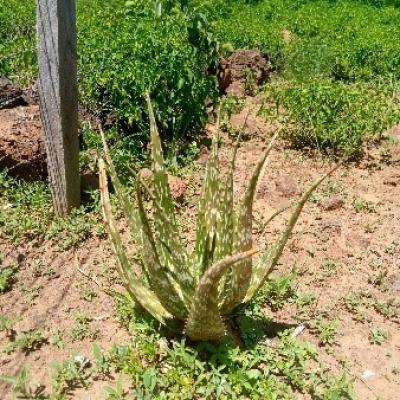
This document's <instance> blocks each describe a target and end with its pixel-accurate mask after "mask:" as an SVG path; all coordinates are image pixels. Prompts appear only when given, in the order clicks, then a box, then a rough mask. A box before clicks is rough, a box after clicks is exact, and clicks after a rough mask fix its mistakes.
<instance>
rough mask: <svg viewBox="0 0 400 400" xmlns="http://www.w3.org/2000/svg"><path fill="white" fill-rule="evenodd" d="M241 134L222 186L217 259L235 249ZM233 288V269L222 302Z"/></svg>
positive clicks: (223, 284)
mask: <svg viewBox="0 0 400 400" xmlns="http://www.w3.org/2000/svg"><path fill="white" fill-rule="evenodd" d="M240 138H241V135H239V137H238V139H237V141H236V143H235V146H234V148H233V152H232V157H231V162H230V168H229V171H228V173H227V176H226V181H225V184H223V185H222V186H221V188H220V200H219V201H220V218H219V220H218V221H217V236H218V245H217V249H216V255H215V259H216V260H221V259H223V258H224V257H226V256H228V255H229V254H232V251H233V238H234V234H233V230H234V221H233V219H234V202H233V173H234V170H235V163H236V155H237V151H238V148H239V143H240ZM231 289H232V284H231V270H228V271H227V273H226V274H225V275H224V276H223V277H222V279H221V283H220V300H219V301H220V304H222V303H223V301H224V299H225V298H226V297H227V296H230V293H231Z"/></svg>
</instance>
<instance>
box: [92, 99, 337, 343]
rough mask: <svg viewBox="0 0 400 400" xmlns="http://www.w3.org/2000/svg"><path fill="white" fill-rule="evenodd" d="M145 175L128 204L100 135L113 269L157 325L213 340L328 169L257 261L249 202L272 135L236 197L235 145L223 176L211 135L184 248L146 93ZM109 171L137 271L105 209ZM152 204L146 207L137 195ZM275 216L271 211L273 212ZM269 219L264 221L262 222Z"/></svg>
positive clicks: (276, 254)
mask: <svg viewBox="0 0 400 400" xmlns="http://www.w3.org/2000/svg"><path fill="white" fill-rule="evenodd" d="M147 103H148V109H149V116H150V137H151V157H152V162H153V165H152V171H153V178H152V182H151V185H150V187H149V186H147V184H146V183H144V182H142V181H141V180H140V178H139V177H138V178H137V179H136V183H135V185H136V202H135V203H134V204H133V203H132V202H131V200H130V199H129V198H128V196H127V195H126V193H125V191H124V189H123V187H122V184H121V182H120V180H119V178H118V176H117V174H116V171H115V168H114V166H113V162H112V159H111V157H110V153H109V150H108V147H107V143H106V141H105V140H104V136H103V142H104V149H105V151H104V154H105V159H104V160H103V159H100V160H99V172H100V190H101V198H102V208H103V214H104V219H105V222H106V226H107V230H108V233H109V236H110V239H111V243H112V247H113V251H114V253H115V255H116V258H117V260H118V263H117V264H118V270H119V273H120V275H121V278H122V281H123V284H124V286H125V288H126V290H127V292H128V294H129V296H130V297H131V298H132V299H133V300H134V301H135V302H137V303H138V304H140V305H141V306H142V307H143V308H144V309H145V310H147V311H148V312H149V313H150V314H151V315H152V316H153V317H154V318H156V319H157V320H158V321H160V322H161V323H163V324H169V323H172V322H174V323H175V326H180V329H182V331H183V333H184V334H185V335H186V336H188V337H189V338H190V339H192V340H196V341H201V340H212V341H218V340H220V339H221V338H223V337H224V336H225V335H226V333H227V327H226V323H225V321H226V319H227V318H228V317H229V315H230V314H231V313H232V311H233V310H234V309H235V308H236V307H237V306H238V305H239V304H241V303H243V302H248V301H250V300H251V299H252V298H253V296H254V295H255V294H256V293H257V291H258V290H259V289H260V288H261V287H262V285H263V283H264V282H265V280H266V278H267V277H268V275H269V274H270V273H271V271H272V270H273V269H274V267H275V266H276V264H277V262H278V260H279V258H280V256H281V254H282V251H283V249H284V247H285V244H286V243H287V241H288V239H289V237H290V234H291V232H292V230H293V228H294V226H295V224H296V222H297V220H298V218H299V215H300V213H301V211H302V209H303V207H304V204H305V203H306V201H307V200H308V198H309V197H310V195H311V193H312V192H313V191H314V190H315V189H316V187H317V186H318V185H319V184H320V183H321V182H322V181H323V180H324V179H325V178H326V177H327V176H328V175H329V174H331V173H332V172H333V170H331V171H330V172H329V173H328V174H327V175H325V176H324V177H322V178H321V179H319V180H318V181H317V182H315V183H314V184H313V185H312V186H311V187H310V188H309V190H307V191H306V192H305V193H304V195H303V196H302V197H301V198H300V200H299V201H298V203H297V204H296V206H295V209H294V211H293V214H292V215H291V217H290V218H289V220H288V222H287V224H286V227H285V228H284V229H283V232H282V234H281V236H280V238H278V240H276V241H275V242H273V243H270V244H269V245H268V246H266V249H265V250H264V252H263V254H262V255H261V256H260V257H259V261H258V262H257V263H255V264H254V265H253V260H252V258H253V256H254V255H255V254H256V253H258V252H259V250H258V249H255V248H254V247H253V239H252V211H253V200H254V196H255V193H256V190H257V185H258V182H259V180H260V175H263V172H264V169H265V165H266V161H267V157H268V154H269V153H270V151H271V149H272V147H273V142H274V139H275V138H274V139H272V141H271V143H270V144H269V146H268V148H267V150H266V151H265V152H264V154H263V155H262V157H261V159H260V160H259V162H258V164H257V166H256V168H255V170H254V173H253V175H252V177H251V179H250V181H249V184H248V186H247V189H246V191H245V193H244V195H243V198H242V199H241V201H240V202H239V204H238V205H237V206H236V205H235V203H234V200H233V173H234V169H235V158H236V153H237V148H238V144H237V145H236V146H235V147H234V150H233V154H232V159H231V165H230V168H229V171H228V173H226V174H225V175H222V174H221V172H220V170H219V160H218V137H215V138H214V139H213V142H212V149H211V154H210V157H209V161H208V164H207V168H206V173H205V179H204V185H203V189H202V194H201V197H200V202H199V209H198V216H197V225H196V226H197V228H196V239H195V246H194V250H193V251H192V252H189V251H188V250H187V247H188V246H187V244H186V243H185V242H184V241H183V240H182V239H181V235H180V230H179V225H178V222H177V219H176V216H175V213H174V202H173V199H172V197H171V192H170V188H169V185H168V176H167V172H166V168H165V165H164V161H163V155H162V147H161V141H160V137H159V134H158V130H157V126H156V122H155V118H154V113H153V109H152V105H151V101H150V98H149V96H147ZM107 172H108V173H109V174H110V176H111V179H112V182H113V185H114V188H115V191H116V194H117V197H118V200H119V203H120V206H121V207H122V210H123V212H124V214H125V216H126V220H127V223H128V227H129V231H130V234H131V240H132V241H133V243H134V248H135V251H136V254H135V255H136V257H135V258H136V259H139V260H140V263H139V264H140V265H138V266H136V268H135V270H138V267H141V268H142V274H135V273H134V268H133V267H132V265H131V264H130V261H129V258H128V256H127V253H126V250H125V248H124V245H123V243H122V239H121V235H120V232H119V230H118V228H117V225H116V221H115V219H114V216H113V214H112V210H111V205H110V196H109V192H108V182H107ZM143 194H145V195H146V198H148V199H150V201H151V202H152V212H151V215H150V213H148V212H146V209H145V206H144V198H143V197H144V196H143ZM277 214H278V213H277ZM269 222H270V221H269ZM176 323H177V324H176Z"/></svg>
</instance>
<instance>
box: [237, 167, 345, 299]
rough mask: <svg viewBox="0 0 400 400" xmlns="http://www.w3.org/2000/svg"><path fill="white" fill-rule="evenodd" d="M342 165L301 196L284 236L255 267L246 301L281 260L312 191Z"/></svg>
mask: <svg viewBox="0 0 400 400" xmlns="http://www.w3.org/2000/svg"><path fill="white" fill-rule="evenodd" d="M340 165H341V163H339V164H337V165H335V167H333V168H332V169H331V170H330V171H329V172H328V173H327V174H325V175H324V176H323V177H321V178H319V179H317V180H316V181H315V182H314V183H313V184H312V185H311V186H310V188H309V189H308V190H307V191H306V192H305V193H304V194H303V196H302V197H301V198H300V200H299V201H298V203H297V206H296V208H295V210H294V211H293V213H292V215H291V217H290V218H289V221H288V223H287V225H286V229H285V230H284V232H283V233H282V236H281V237H280V239H279V240H278V241H277V242H275V243H274V244H273V245H271V246H269V247H268V249H267V251H266V252H265V253H264V254H263V255H262V257H261V259H260V262H259V264H258V265H257V266H256V267H255V268H254V272H253V276H252V279H251V283H250V286H249V289H248V291H247V293H246V297H245V299H244V301H250V300H251V299H252V298H253V297H254V295H255V294H256V293H257V291H258V290H259V289H260V288H261V286H262V285H263V284H264V282H265V280H266V279H267V277H268V276H269V274H270V273H271V272H272V271H273V269H274V268H275V266H276V264H277V262H278V261H279V258H280V257H281V255H282V252H283V249H284V248H285V245H286V243H287V241H288V240H289V238H290V235H291V233H292V231H293V229H294V227H295V225H296V223H297V220H298V219H299V217H300V214H301V212H302V211H303V208H304V206H305V204H306V203H307V201H308V199H309V198H310V196H311V195H312V193H313V192H314V191H315V190H316V189H317V188H318V186H319V185H321V183H322V182H323V181H324V180H325V179H326V178H328V176H330V175H332V174H333V173H334V172H335V171H336V170H337V169H338V168H339V167H340Z"/></svg>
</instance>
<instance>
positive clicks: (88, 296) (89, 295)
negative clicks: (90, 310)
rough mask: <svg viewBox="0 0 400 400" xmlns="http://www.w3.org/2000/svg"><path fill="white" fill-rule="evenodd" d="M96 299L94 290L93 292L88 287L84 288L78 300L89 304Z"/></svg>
mask: <svg viewBox="0 0 400 400" xmlns="http://www.w3.org/2000/svg"><path fill="white" fill-rule="evenodd" d="M96 297H97V293H96V291H95V290H93V289H92V288H90V287H88V288H84V289H83V290H82V292H81V294H80V298H81V299H82V300H85V301H88V302H91V301H93V299H95V298H96Z"/></svg>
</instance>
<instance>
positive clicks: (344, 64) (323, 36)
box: [0, 0, 400, 165]
mask: <svg viewBox="0 0 400 400" xmlns="http://www.w3.org/2000/svg"><path fill="white" fill-rule="evenodd" d="M156 3H157V2H156ZM157 4H158V5H159V6H158V7H155V2H154V1H150V2H149V1H145V0H133V1H127V2H126V1H123V0H111V1H109V2H107V3H104V2H102V1H99V0H89V1H85V2H84V1H82V0H81V1H79V0H78V28H79V29H78V31H79V71H80V91H81V100H82V101H83V102H84V103H85V105H86V108H87V109H89V110H91V111H95V112H96V114H97V115H99V116H100V119H102V120H103V121H108V123H106V125H107V126H110V125H114V127H115V126H116V125H118V126H119V127H120V128H122V129H123V131H124V132H125V134H124V135H121V134H120V133H116V131H114V133H113V134H112V135H114V136H115V135H116V136H117V137H119V139H118V142H119V143H118V145H117V147H118V148H119V151H120V152H121V151H122V153H125V154H126V153H130V154H129V158H130V159H132V155H135V156H136V157H139V158H140V157H141V156H140V153H141V149H142V147H143V144H145V142H147V140H148V137H147V133H146V132H147V131H148V129H147V128H148V122H147V121H148V116H147V109H146V107H145V102H144V99H143V93H144V91H145V90H148V89H149V90H150V92H151V96H152V99H153V101H154V103H155V106H156V107H155V108H156V110H157V112H156V120H157V123H158V125H159V127H160V129H161V131H162V134H163V135H164V137H168V138H173V139H174V140H180V139H181V138H184V137H187V135H190V134H193V133H197V132H198V131H199V128H200V127H201V126H202V125H203V124H204V122H205V121H206V118H207V114H206V107H205V105H206V104H207V105H210V104H212V103H213V102H215V100H216V96H217V84H216V76H215V73H216V65H217V63H218V59H219V57H220V56H222V55H223V54H224V51H225V49H228V48H232V47H233V48H241V47H244V48H258V49H260V50H261V51H263V52H264V53H265V54H267V55H268V57H269V58H270V60H271V63H272V65H273V68H274V71H275V73H276V74H275V75H277V76H279V79H275V78H274V79H273V81H272V84H267V86H266V90H267V94H268V98H269V100H272V102H273V103H275V104H276V105H277V106H278V109H279V113H281V114H282V115H279V117H281V118H280V119H281V120H283V121H284V126H283V131H284V132H285V134H286V136H287V138H288V139H289V140H291V141H293V143H294V144H295V145H296V146H299V147H304V146H307V147H315V148H317V149H320V150H321V151H328V152H334V153H338V154H344V155H349V156H358V155H359V154H360V153H361V150H362V144H363V142H364V141H366V140H367V141H374V140H379V139H380V138H381V137H382V134H383V133H384V132H385V130H386V129H387V128H388V127H390V126H392V125H394V124H395V123H398V122H400V113H399V101H398V100H399V96H398V93H399V85H398V82H399V80H400V63H399V61H398V60H399V58H400V44H399V41H398V40H397V38H398V37H399V35H400V27H399V24H398V20H399V18H400V10H399V7H398V4H397V3H396V2H395V1H392V2H390V1H387V2H386V1H376V2H375V1H366V0H365V1H361V0H360V1H354V0H333V1H332V0H329V1H328V0H317V1H310V0H299V1H295V2H291V3H290V4H287V2H285V1H283V0H271V1H266V0H260V1H248V0H233V1H229V2H228V1H225V0H216V1H213V2H211V1H209V0H186V1H184V0H164V1H159V2H158V3H157ZM34 16H35V6H34V1H33V0H27V1H24V2H20V1H18V0H10V1H8V2H5V3H4V4H2V5H1V6H0V27H1V28H0V39H1V40H0V43H1V44H0V75H6V76H9V77H11V78H15V79H16V80H17V81H18V82H20V83H22V84H23V85H28V84H29V83H30V82H31V81H32V80H33V79H34V78H35V76H36V59H35V57H36V56H35V51H34V50H35V44H34V31H35V30H34ZM206 71H207V73H206ZM247 75H248V76H247ZM247 75H246V77H247V78H246V82H247V85H246V86H247V87H248V89H249V91H253V87H252V83H251V82H252V79H251V73H250V72H249V74H247ZM270 107H271V104H270V103H268V113H269V114H270V113H271V108H270ZM116 122H119V123H118V124H116ZM86 133H87V130H86ZM126 133H129V135H128V139H127V138H126ZM130 134H133V135H134V136H133V137H130V138H129V136H131V135H130ZM89 136H90V135H89ZM89 141H90V140H89ZM117 165H118V162H117Z"/></svg>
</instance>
